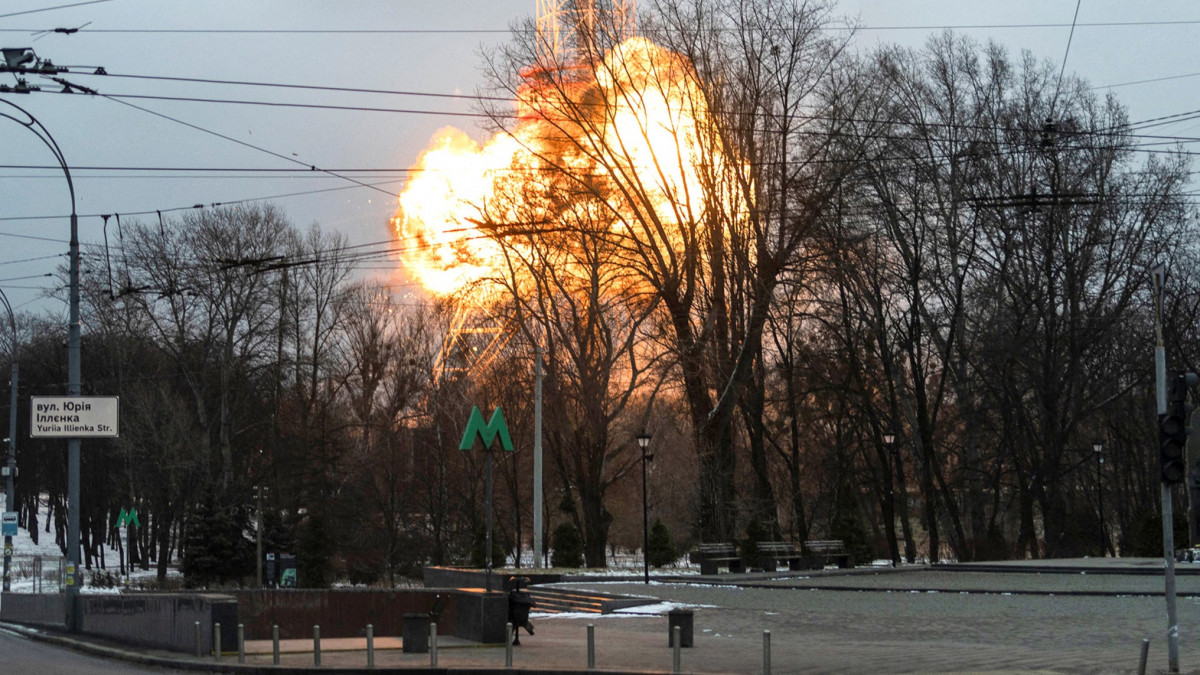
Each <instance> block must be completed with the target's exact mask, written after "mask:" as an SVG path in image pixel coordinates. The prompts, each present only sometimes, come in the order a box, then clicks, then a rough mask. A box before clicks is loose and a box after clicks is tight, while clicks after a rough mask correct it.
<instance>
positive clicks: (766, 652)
mask: <svg viewBox="0 0 1200 675" xmlns="http://www.w3.org/2000/svg"><path fill="white" fill-rule="evenodd" d="M763 675H771V631H769V630H764V631H763Z"/></svg>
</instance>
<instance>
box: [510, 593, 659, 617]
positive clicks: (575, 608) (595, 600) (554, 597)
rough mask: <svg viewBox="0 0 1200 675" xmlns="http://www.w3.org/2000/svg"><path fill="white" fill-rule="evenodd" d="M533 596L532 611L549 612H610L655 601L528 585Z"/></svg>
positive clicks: (654, 601) (652, 599)
mask: <svg viewBox="0 0 1200 675" xmlns="http://www.w3.org/2000/svg"><path fill="white" fill-rule="evenodd" d="M525 590H526V591H528V592H529V595H530V596H532V597H533V601H534V603H536V604H535V605H534V607H533V611H535V612H548V613H551V614H563V613H581V614H610V613H612V612H613V611H614V610H617V609H623V608H625V607H639V606H641V605H650V604H654V603H657V602H658V600H656V599H654V598H637V597H631V596H627V595H612V594H609V593H591V592H588V591H573V590H569V589H566V588H551V587H548V586H530V587H529V588H527V589H525Z"/></svg>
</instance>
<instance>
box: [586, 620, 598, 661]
mask: <svg viewBox="0 0 1200 675" xmlns="http://www.w3.org/2000/svg"><path fill="white" fill-rule="evenodd" d="M587 636H588V666H587V667H588V670H595V669H596V624H594V623H589V624H588V631H587Z"/></svg>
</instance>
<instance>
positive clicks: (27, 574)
mask: <svg viewBox="0 0 1200 675" xmlns="http://www.w3.org/2000/svg"><path fill="white" fill-rule="evenodd" d="M66 562H67V561H66V558H63V557H62V556H41V555H33V556H21V555H17V556H13V559H12V567H11V568H10V569H9V574H10V583H11V585H12V590H13V592H14V593H59V592H61V591H62V590H63V573H64V571H65V567H66Z"/></svg>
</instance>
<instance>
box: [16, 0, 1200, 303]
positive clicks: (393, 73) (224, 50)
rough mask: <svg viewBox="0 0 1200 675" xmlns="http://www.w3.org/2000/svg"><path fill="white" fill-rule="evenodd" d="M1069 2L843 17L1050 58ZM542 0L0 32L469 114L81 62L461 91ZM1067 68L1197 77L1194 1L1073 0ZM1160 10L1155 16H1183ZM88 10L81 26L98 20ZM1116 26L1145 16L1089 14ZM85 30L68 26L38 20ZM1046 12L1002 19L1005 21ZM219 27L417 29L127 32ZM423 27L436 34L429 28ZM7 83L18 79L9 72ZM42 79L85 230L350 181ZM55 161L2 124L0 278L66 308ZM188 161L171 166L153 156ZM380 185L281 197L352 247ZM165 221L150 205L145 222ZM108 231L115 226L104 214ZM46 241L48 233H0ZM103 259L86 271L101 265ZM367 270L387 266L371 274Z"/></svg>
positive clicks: (158, 104)
mask: <svg viewBox="0 0 1200 675" xmlns="http://www.w3.org/2000/svg"><path fill="white" fill-rule="evenodd" d="M65 4H69V0H4V2H3V3H0V15H7V14H16V13H18V12H24V11H28V10H35V9H39V8H44V7H52V6H55V5H65ZM1075 7H1076V3H1075V2H1074V0H1071V1H1065V0H1041V1H1038V2H1032V1H1030V2H1007V1H991V2H971V1H966V0H959V1H957V2H950V1H917V0H874V1H872V0H847V1H845V2H843V3H841V5H840V8H841V11H842V12H843V13H845V14H847V15H849V16H856V17H857V18H858V20H859V21H860V22H861V24H862V25H863V27H864V30H862V31H861V32H860V33H859V34H858V36H857V37H856V43H855V44H856V46H857V47H858V48H860V49H864V50H865V49H869V48H871V47H872V46H874V45H876V44H878V43H880V42H899V43H902V44H908V45H919V44H921V43H922V42H923V41H924V40H925V39H926V38H927V37H928V36H929V34H930V33H932V32H937V29H929V28H921V29H913V30H901V29H897V28H896V27H901V26H923V27H928V26H968V25H969V26H989V27H983V28H963V29H961V30H960V31H959V32H962V33H966V34H970V35H972V36H973V37H976V38H977V39H979V40H986V39H988V38H993V39H995V40H996V41H998V42H1000V43H1001V44H1003V45H1005V46H1007V47H1008V48H1009V49H1010V50H1011V51H1012V52H1013V53H1016V52H1018V51H1019V50H1022V49H1028V50H1031V51H1032V52H1033V53H1034V54H1035V55H1037V56H1038V57H1040V58H1045V59H1049V60H1051V61H1053V62H1054V63H1055V64H1060V63H1061V60H1062V58H1063V53H1064V50H1065V49H1066V47H1067V40H1068V36H1069V34H1070V27H1069V26H1070V23H1071V19H1072V16H1073V14H1074V12H1075ZM534 9H535V2H534V0H489V1H476V2H456V1H454V0H446V1H443V2H431V1H429V0H422V1H419V2H418V1H416V0H342V1H339V2H329V1H328V0H321V1H318V0H286V1H285V0H253V1H248V0H204V1H200V0H180V1H172V2H164V1H162V0H111V1H110V2H101V3H95V4H86V5H79V6H76V7H67V8H63V9H57V10H53V11H45V12H37V13H29V14H17V15H15V16H7V17H0V46H3V47H26V46H31V47H33V48H34V49H35V50H36V51H37V54H38V56H40V57H41V58H49V59H51V60H53V61H54V63H55V64H56V65H62V66H70V67H71V70H72V72H73V73H75V74H72V75H66V76H64V77H67V78H68V79H69V80H71V81H73V82H77V83H79V84H82V85H85V86H88V87H93V88H95V89H97V90H99V91H100V92H102V93H105V94H138V95H148V96H172V97H201V98H220V99H238V100H254V101H277V102H292V103H306V104H321V105H333V106H362V107H377V108H398V109H408V110H419V111H442V112H469V111H470V106H469V105H468V103H467V102H466V101H463V100H455V99H444V98H443V99H439V98H429V97H415V96H395V95H381V94H351V93H333V92H321V91H296V90H284V89H268V88H262V87H234V86H217V85H207V84H197V83H181V82H169V81H162V80H138V79H124V78H117V77H108V78H105V77H97V76H91V75H84V74H83V73H90V72H91V71H92V70H94V68H95V67H97V66H103V67H104V68H105V69H106V70H107V71H108V72H109V73H110V74H113V75H118V74H119V75H154V76H166V77H179V78H205V79H219V80H242V81H254V82H268V83H288V84H303V85H319V86H330V87H350V88H367V89H382V90H392V91H408V92H426V93H442V94H454V93H465V94H469V93H472V92H473V91H475V89H476V87H477V86H479V84H480V83H481V81H482V78H481V76H480V74H479V60H478V56H477V52H478V49H479V46H480V44H481V43H498V42H501V41H503V40H505V39H506V35H505V34H504V31H505V29H506V28H507V27H508V25H509V23H510V22H512V21H514V20H517V19H519V18H521V17H524V16H528V15H531V14H532V13H533V12H534ZM1078 21H1079V24H1080V25H1079V26H1078V27H1077V28H1076V30H1075V34H1074V38H1073V40H1072V45H1071V50H1070V55H1069V57H1068V59H1067V64H1066V65H1067V71H1068V72H1075V73H1077V74H1079V75H1081V76H1083V77H1084V78H1086V79H1088V80H1090V81H1091V83H1092V84H1093V85H1096V86H1104V85H1113V84H1120V83H1126V82H1133V81H1138V80H1146V79H1152V78H1163V77H1171V76H1179V75H1189V74H1192V73H1197V72H1200V58H1197V57H1198V56H1200V46H1198V43H1200V8H1195V7H1194V3H1191V2H1182V1H1173V2H1148V3H1130V2H1096V1H1095V0H1084V2H1083V3H1082V5H1081V8H1080V11H1079V18H1078ZM1187 21H1193V22H1192V23H1159V24H1155V25H1150V24H1148V23H1146V22H1187ZM89 22H90V23H89ZM1114 22H1125V23H1127V24H1131V23H1133V24H1138V25H1108V26H1100V25H1094V24H1103V23H1114ZM83 24H88V25H87V26H86V27H85V28H83V29H82V30H81V31H80V32H78V33H75V34H71V35H63V34H57V33H53V32H51V33H46V34H43V35H40V36H39V35H34V33H35V32H37V31H47V30H50V31H52V30H53V29H54V28H58V27H63V28H71V27H77V26H81V25H83ZM1013 24H1021V25H1031V24H1055V25H1053V26H1041V27H1026V28H1007V27H998V26H1001V25H1013ZM220 29H233V30H240V31H249V30H262V31H268V30H297V31H328V30H348V31H372V30H387V31H416V32H406V33H397V32H392V33H378V34H371V33H363V32H357V33H261V32H255V33H247V32H242V33H221V32H131V31H213V30H220ZM421 31H428V32H421ZM0 83H3V84H13V79H12V77H11V75H8V74H0ZM31 84H36V85H39V86H41V87H43V93H37V94H31V95H14V94H0V98H3V99H5V100H9V101H12V102H14V103H16V104H18V105H20V106H22V107H24V108H26V109H28V110H29V111H30V112H32V113H33V114H34V115H35V116H36V117H37V118H38V119H39V120H40V121H41V122H42V123H43V124H44V125H45V126H46V127H47V128H48V129H49V130H50V132H51V133H52V134H53V135H54V137H55V139H56V140H57V141H58V143H59V145H60V146H61V148H62V150H63V153H64V154H65V156H66V159H67V162H68V163H69V164H70V166H71V167H72V168H73V173H74V178H75V186H76V193H77V197H78V211H79V213H80V214H83V215H85V216H88V217H83V218H81V220H80V236H81V240H83V241H84V242H85V243H88V242H91V243H98V242H100V241H102V234H101V225H102V220H101V219H100V218H99V217H95V216H94V215H93V214H101V213H109V214H111V213H121V214H123V215H122V220H124V219H126V218H127V217H133V216H127V215H124V214H131V213H135V212H146V211H150V212H153V211H155V210H162V211H164V215H168V214H170V213H173V212H171V211H170V210H171V209H176V208H179V207H186V206H191V205H192V204H206V205H207V204H211V203H214V202H223V203H227V202H231V201H236V200H243V199H253V198H262V197H269V196H273V195H282V194H289V193H296V192H304V191H310V190H321V189H326V188H336V187H346V186H348V185H349V184H348V183H346V182H344V181H340V180H339V179H337V178H333V177H327V176H326V177H322V176H320V175H318V174H312V173H303V174H299V175H296V174H292V175H284V174H268V175H263V174H257V173H256V174H225V175H223V176H220V177H218V176H215V175H214V174H212V172H205V171H202V169H204V168H253V169H294V168H297V165H295V164H292V163H289V162H288V161H285V160H284V159H281V158H279V157H274V156H270V155H268V154H264V153H261V152H257V151H254V150H251V149H249V148H247V147H244V146H241V145H238V144H237V143H235V142H232V141H229V140H223V139H221V138H217V137H215V136H212V135H208V134H205V133H202V132H200V131H197V130H195V129H190V128H187V127H185V126H183V125H180V124H177V123H174V122H170V121H167V120H164V119H162V118H159V117H155V116H153V115H151V114H148V113H145V112H142V111H139V110H135V109H133V108H131V107H128V106H126V105H122V104H121V103H118V102H114V101H111V100H108V99H104V98H98V97H92V96H87V95H70V96H68V95H61V94H57V93H52V92H57V91H59V90H61V86H59V85H57V84H55V83H53V82H49V81H44V80H36V79H35V80H31ZM1198 85H1200V77H1182V78H1176V79H1170V80H1164V81H1161V82H1154V83H1146V84H1138V85H1129V86H1122V87H1119V88H1115V89H1113V90H1112V91H1113V92H1114V93H1115V94H1116V95H1117V96H1118V97H1119V98H1120V100H1121V101H1122V102H1123V103H1124V104H1125V105H1126V106H1127V107H1128V108H1129V111H1130V118H1131V119H1132V120H1135V121H1136V120H1142V119H1147V118H1152V117H1158V116H1163V115H1171V114H1176V113H1181V112H1186V111H1190V110H1195V109H1200V96H1198V95H1197V93H1198V92H1200V86H1198ZM128 102H129V103H132V104H135V105H138V106H141V107H145V108H149V109H151V110H153V111H155V112H158V113H161V114H164V115H169V116H172V117H175V118H178V119H179V120H182V121H186V122H188V123H191V124H194V125H198V126H201V127H204V128H206V129H210V130H212V131H214V132H217V133H219V134H222V135H225V136H228V137H230V138H233V139H236V140H238V141H242V142H245V143H250V144H254V145H256V146H259V147H262V148H265V149H268V150H270V151H272V152H274V153H278V154H279V155H283V156H284V157H287V158H295V159H296V160H298V161H300V162H303V163H304V164H308V165H316V166H318V167H322V168H329V169H369V168H379V169H402V168H405V167H408V166H409V165H411V164H412V163H413V162H414V160H415V159H416V157H417V155H418V153H419V152H420V151H421V150H422V149H423V148H424V147H425V146H426V144H427V143H428V142H429V139H430V136H431V135H432V134H433V132H434V131H435V130H437V129H438V128H440V127H443V126H447V125H453V126H457V127H460V128H463V129H465V130H467V131H468V132H469V133H471V134H472V135H473V136H475V137H477V138H482V137H483V134H482V133H481V132H480V131H479V129H478V127H479V121H478V120H475V119H471V118H463V117H453V116H449V115H443V114H405V113H387V112H360V111H335V110H312V109H289V108H280V107H260V106H242V105H229V104H213V103H196V102H179V101H161V100H129V101H128ZM1198 126H1200V122H1198V121H1195V120H1193V121H1186V122H1182V123H1179V124H1175V125H1171V126H1165V127H1161V128H1156V129H1155V130H1154V133H1161V134H1164V135H1183V136H1187V135H1193V134H1194V135H1197V136H1200V131H1198V130H1197V127H1198ZM48 164H52V158H51V156H50V154H49V152H48V151H47V150H46V149H45V148H44V147H43V146H42V145H41V144H40V143H39V142H38V141H37V140H36V139H35V138H34V137H33V136H32V135H31V134H30V133H28V132H27V131H25V130H24V129H22V128H21V127H20V126H18V125H17V124H14V123H12V122H10V121H7V120H2V119H0V165H4V166H3V167H0V219H3V220H0V288H3V289H4V290H5V292H7V293H8V294H9V297H10V298H11V299H12V300H13V304H14V305H18V306H22V307H24V308H25V309H45V310H49V311H55V312H57V311H60V310H62V311H65V307H61V308H60V307H58V305H60V304H62V303H57V302H52V301H45V300H38V297H39V294H40V291H38V290H37V288H45V287H48V286H50V285H51V284H52V283H53V281H52V280H51V279H45V278H34V279H16V280H11V279H13V278H16V277H25V276H30V275H39V274H45V273H46V272H49V271H52V270H53V268H54V266H55V264H56V263H57V261H56V260H54V259H49V260H46V259H43V260H32V261H29V262H22V263H13V262H9V261H13V260H21V259H25V258H37V257H42V256H49V255H54V254H60V253H65V251H66V239H67V228H68V224H67V220H66V218H65V217H64V218H61V219H50V220H41V219H29V218H30V217H33V216H65V215H66V214H67V213H68V212H69V202H68V198H67V191H66V187H65V182H64V181H63V180H62V178H61V173H60V172H58V171H57V170H54V171H38V170H31V169H24V168H9V167H11V166H14V165H17V166H25V165H38V166H44V165H48ZM82 167H145V168H146V169H147V170H134V171H112V170H85V169H83V168H82ZM155 167H158V168H177V169H190V170H188V171H177V172H162V171H151V170H148V169H150V168H155ZM354 175H356V177H358V178H359V179H360V180H363V181H364V182H378V181H386V180H393V181H401V180H402V178H403V174H401V173H399V172H392V173H390V174H376V175H366V176H362V175H359V174H354ZM383 189H384V190H386V191H387V192H388V193H390V194H384V193H382V192H379V191H375V190H369V189H365V188H353V189H345V190H339V191H334V192H324V193H319V194H313V195H306V196H294V197H287V198H280V199H278V200H275V203H276V204H278V205H279V206H280V207H281V208H283V209H284V211H285V212H286V213H287V214H288V215H289V217H290V218H291V219H292V221H293V222H295V223H297V224H298V225H306V224H308V223H309V222H312V221H318V222H320V223H321V224H322V226H323V227H325V228H327V229H331V230H337V231H340V232H343V233H345V234H346V235H347V236H348V237H349V239H350V241H351V243H353V244H365V243H368V242H377V241H384V240H387V239H389V237H390V236H391V233H390V230H389V228H388V222H387V221H388V218H389V217H390V216H391V215H392V213H393V211H394V209H395V198H394V196H390V195H395V194H396V193H397V192H399V190H400V189H401V183H400V182H396V183H393V184H390V185H386V186H383ZM137 217H138V218H142V219H151V220H156V219H157V217H156V216H154V215H150V216H144V215H143V216H137ZM109 230H110V232H109V238H110V243H111V242H114V230H115V221H110V225H109ZM14 234H16V235H25V236H33V237H46V238H50V239H57V240H59V241H58V242H55V241H43V240H40V239H28V238H21V237H16V236H11V235H14ZM99 263H100V261H96V260H93V261H90V262H88V263H85V265H86V267H85V268H86V269H91V270H94V273H97V274H102V273H104V270H103V266H102V264H99ZM364 273H367V274H384V272H383V271H380V270H367V271H365V272H364Z"/></svg>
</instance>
